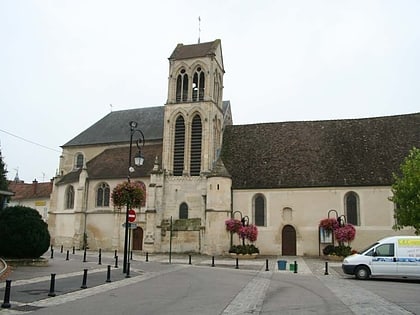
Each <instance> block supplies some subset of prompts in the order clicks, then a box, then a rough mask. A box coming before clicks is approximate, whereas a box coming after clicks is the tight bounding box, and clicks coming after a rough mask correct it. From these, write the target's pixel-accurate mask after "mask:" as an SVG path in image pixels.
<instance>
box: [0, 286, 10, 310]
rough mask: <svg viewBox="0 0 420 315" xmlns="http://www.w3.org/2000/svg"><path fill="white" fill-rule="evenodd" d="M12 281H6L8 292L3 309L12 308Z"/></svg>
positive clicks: (6, 291)
mask: <svg viewBox="0 0 420 315" xmlns="http://www.w3.org/2000/svg"><path fill="white" fill-rule="evenodd" d="M11 283H12V280H6V290H5V291H4V301H3V304H2V305H1V307H2V308H10V306H11V305H10V287H11Z"/></svg>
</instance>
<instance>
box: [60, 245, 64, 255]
mask: <svg viewBox="0 0 420 315" xmlns="http://www.w3.org/2000/svg"><path fill="white" fill-rule="evenodd" d="M60 253H63V245H61V250H60Z"/></svg>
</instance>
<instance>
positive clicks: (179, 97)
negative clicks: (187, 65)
mask: <svg viewBox="0 0 420 315" xmlns="http://www.w3.org/2000/svg"><path fill="white" fill-rule="evenodd" d="M176 101H177V102H181V101H182V102H186V101H188V74H187V73H186V72H185V69H182V70H181V71H180V73H179V74H178V77H177V78H176Z"/></svg>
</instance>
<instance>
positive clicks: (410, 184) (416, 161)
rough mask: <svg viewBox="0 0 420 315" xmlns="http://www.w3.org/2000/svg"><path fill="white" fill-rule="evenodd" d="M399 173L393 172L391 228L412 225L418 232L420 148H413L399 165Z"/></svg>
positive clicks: (419, 220) (419, 231) (419, 229)
mask: <svg viewBox="0 0 420 315" xmlns="http://www.w3.org/2000/svg"><path fill="white" fill-rule="evenodd" d="M400 170H401V175H400V176H398V175H397V174H395V173H394V174H393V176H394V184H393V185H392V193H393V196H392V197H390V198H389V199H390V200H391V201H392V202H394V204H395V205H396V209H395V214H394V218H395V219H396V223H395V224H394V226H393V229H395V230H400V229H402V228H404V227H413V228H414V229H415V233H416V235H419V234H420V149H418V148H415V147H414V148H413V149H412V150H411V151H410V153H409V154H408V156H407V157H406V158H405V159H404V162H403V163H402V164H401V166H400Z"/></svg>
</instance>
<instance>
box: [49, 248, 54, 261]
mask: <svg viewBox="0 0 420 315" xmlns="http://www.w3.org/2000/svg"><path fill="white" fill-rule="evenodd" d="M50 258H51V259H53V258H54V249H53V248H52V247H51V256H50Z"/></svg>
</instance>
